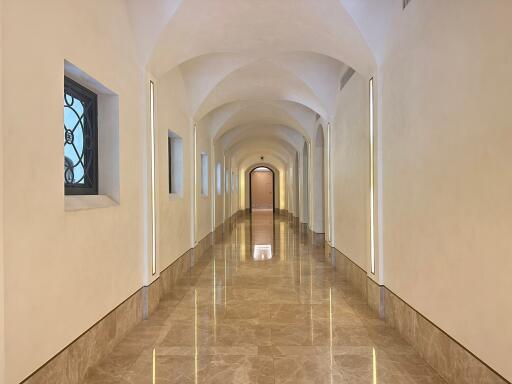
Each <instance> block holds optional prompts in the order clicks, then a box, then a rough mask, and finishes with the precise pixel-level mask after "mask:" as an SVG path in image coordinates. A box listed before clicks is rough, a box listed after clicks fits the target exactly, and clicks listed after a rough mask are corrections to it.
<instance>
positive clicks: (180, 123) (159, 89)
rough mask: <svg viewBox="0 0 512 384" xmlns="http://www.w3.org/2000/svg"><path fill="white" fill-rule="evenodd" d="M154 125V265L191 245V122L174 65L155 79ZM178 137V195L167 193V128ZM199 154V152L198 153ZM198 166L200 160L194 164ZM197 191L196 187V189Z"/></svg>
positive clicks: (165, 262) (166, 263) (162, 264)
mask: <svg viewBox="0 0 512 384" xmlns="http://www.w3.org/2000/svg"><path fill="white" fill-rule="evenodd" d="M156 104H157V116H158V118H157V128H158V146H157V148H158V154H157V158H158V161H157V167H158V185H159V205H158V223H159V225H158V239H159V241H158V245H159V249H158V258H159V260H158V265H159V271H162V270H163V269H165V268H166V267H167V266H169V265H170V264H171V263H172V262H173V261H174V260H176V259H177V258H178V257H180V256H181V255H182V254H184V253H185V252H186V251H187V250H188V249H189V248H191V246H192V233H191V231H192V228H191V221H190V220H191V204H192V198H191V197H192V190H191V183H192V179H193V176H192V165H191V161H190V159H191V154H192V150H193V135H192V126H191V125H192V124H191V120H190V118H189V116H188V113H187V105H186V99H185V87H184V84H183V79H182V76H181V73H180V71H179V70H178V69H174V70H172V71H170V72H168V73H167V74H166V75H165V76H163V77H162V78H160V79H159V80H158V81H157V83H156ZM169 130H170V131H172V132H174V133H175V134H177V135H178V136H179V137H181V139H182V145H183V161H182V164H183V180H182V183H183V185H182V188H183V193H182V194H181V195H177V194H169V162H168V148H167V147H168V144H167V138H168V132H169ZM198 157H199V154H198ZM198 166H200V164H198ZM199 193H200V191H199Z"/></svg>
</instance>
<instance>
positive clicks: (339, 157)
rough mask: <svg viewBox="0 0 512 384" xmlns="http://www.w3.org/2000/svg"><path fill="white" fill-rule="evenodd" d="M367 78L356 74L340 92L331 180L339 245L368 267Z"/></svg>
mask: <svg viewBox="0 0 512 384" xmlns="http://www.w3.org/2000/svg"><path fill="white" fill-rule="evenodd" d="M367 89H368V87H367V81H366V79H364V78H363V77H362V76H360V75H359V74H354V75H353V76H352V78H351V79H350V80H349V82H348V83H347V84H346V85H345V87H344V88H343V89H342V91H341V92H340V94H339V96H338V100H337V110H336V117H335V119H334V124H333V126H332V141H333V142H332V145H333V148H335V150H334V151H333V152H332V156H333V162H332V163H333V167H332V182H333V192H334V196H333V211H334V226H335V228H336V231H334V241H335V244H336V248H337V249H338V250H339V251H340V252H342V253H343V254H344V255H345V256H347V257H349V258H350V259H351V260H352V261H353V262H354V263H356V264H357V265H359V266H360V267H361V268H363V269H365V270H366V269H367V268H366V266H367V263H368V258H369V239H370V237H369V225H370V224H369V205H370V193H369V188H370V169H369V167H370V161H369V153H370V152H369V131H368V124H369V122H368V92H367Z"/></svg>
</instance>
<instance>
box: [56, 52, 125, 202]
mask: <svg viewBox="0 0 512 384" xmlns="http://www.w3.org/2000/svg"><path fill="white" fill-rule="evenodd" d="M64 78H69V79H71V80H73V81H74V82H76V83H78V84H79V85H81V86H83V87H85V88H87V89H88V90H90V91H92V92H94V93H95V94H96V95H97V140H98V147H97V148H98V159H97V168H98V169H97V172H98V173H97V178H98V180H97V188H98V194H97V195H66V196H64V207H65V210H66V211H75V210H82V209H92V208H103V207H108V206H114V205H117V204H119V203H120V198H121V197H120V176H119V96H118V95H117V94H116V93H115V92H113V91H112V90H110V89H109V88H107V87H106V86H105V85H103V84H101V83H100V82H99V81H98V80H96V79H95V78H93V77H92V76H91V75H89V74H87V73H86V72H85V71H83V70H82V69H80V68H78V67H77V66H76V65H74V64H72V63H70V62H69V61H67V60H65V61H64V77H63V80H64Z"/></svg>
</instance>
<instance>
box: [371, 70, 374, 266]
mask: <svg viewBox="0 0 512 384" xmlns="http://www.w3.org/2000/svg"><path fill="white" fill-rule="evenodd" d="M373 123H374V105H373V77H372V78H371V79H370V259H371V271H372V274H375V204H374V172H375V170H374V164H373V163H374V160H373V151H374V142H373V141H374V129H373Z"/></svg>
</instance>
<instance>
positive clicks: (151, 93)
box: [149, 81, 156, 275]
mask: <svg viewBox="0 0 512 384" xmlns="http://www.w3.org/2000/svg"><path fill="white" fill-rule="evenodd" d="M149 109H150V121H151V223H152V228H151V232H152V256H151V272H152V274H153V275H154V274H156V207H155V200H156V198H155V195H156V192H155V189H156V185H155V184H156V183H155V83H153V82H152V81H150V82H149Z"/></svg>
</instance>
